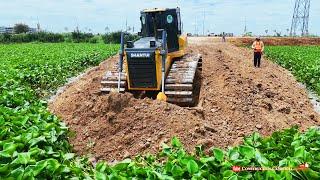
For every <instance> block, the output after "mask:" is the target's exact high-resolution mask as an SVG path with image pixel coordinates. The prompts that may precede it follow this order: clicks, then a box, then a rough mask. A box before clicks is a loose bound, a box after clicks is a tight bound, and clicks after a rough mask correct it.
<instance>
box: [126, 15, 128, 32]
mask: <svg viewBox="0 0 320 180" xmlns="http://www.w3.org/2000/svg"><path fill="white" fill-rule="evenodd" d="M127 31H128V19H127V18H126V32H127Z"/></svg>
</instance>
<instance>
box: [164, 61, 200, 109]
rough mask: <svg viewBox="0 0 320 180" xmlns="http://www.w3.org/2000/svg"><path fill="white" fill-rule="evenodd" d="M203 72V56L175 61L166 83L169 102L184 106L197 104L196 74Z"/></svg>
mask: <svg viewBox="0 0 320 180" xmlns="http://www.w3.org/2000/svg"><path fill="white" fill-rule="evenodd" d="M198 70H199V71H200V72H201V70H202V57H201V55H196V56H195V55H187V56H185V57H183V58H181V59H179V60H176V61H174V63H173V64H172V66H171V69H170V71H169V73H168V76H167V78H166V83H165V94H166V95H167V97H168V102H170V103H173V104H179V105H183V106H194V104H195V103H196V96H197V95H196V94H197V92H196V89H197V88H196V87H195V81H196V73H197V71H198Z"/></svg>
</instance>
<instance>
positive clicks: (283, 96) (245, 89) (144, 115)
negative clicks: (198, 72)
mask: <svg viewBox="0 0 320 180" xmlns="http://www.w3.org/2000/svg"><path fill="white" fill-rule="evenodd" d="M189 52H190V53H201V54H202V55H203V72H202V82H203V83H202V86H201V92H200V100H199V104H198V106H197V107H194V108H183V107H179V106H176V105H173V104H168V103H165V102H160V101H157V100H151V99H147V98H145V99H136V98H134V97H133V95H131V94H129V93H125V94H117V93H116V94H101V93H100V92H99V89H100V87H101V86H100V80H101V78H102V76H103V74H104V73H105V71H106V70H108V69H110V68H111V67H112V66H113V64H114V63H115V62H116V60H117V57H113V58H111V59H109V60H106V61H105V62H103V63H102V64H101V65H100V66H98V67H96V68H93V69H91V70H89V71H88V72H87V73H86V74H85V75H83V76H82V77H81V78H80V80H78V81H77V82H74V83H72V84H69V85H67V87H66V88H65V91H64V92H62V93H61V94H59V95H58V96H57V97H56V98H55V99H54V100H53V101H52V102H51V103H50V104H49V109H50V110H51V111H52V112H53V113H55V114H56V115H58V116H59V117H61V119H62V120H63V121H64V122H66V123H67V125H68V127H70V130H71V131H73V132H75V136H74V137H70V142H71V144H72V145H73V146H74V149H75V151H76V152H77V153H79V154H82V155H87V154H91V155H92V156H93V157H95V158H96V159H104V160H108V161H114V160H121V159H123V158H126V157H132V156H135V155H137V154H141V153H147V152H157V151H158V150H159V148H160V145H161V143H162V142H168V141H169V140H170V139H171V138H172V137H173V136H177V137H179V138H180V139H181V141H182V142H183V143H184V144H185V146H186V148H187V150H189V151H192V150H193V149H194V147H195V146H196V145H199V144H203V145H205V146H206V147H207V148H210V147H212V146H215V147H221V148H226V147H228V146H232V145H236V144H239V143H241V140H242V139H243V137H244V136H246V135H249V134H252V133H253V132H254V131H257V132H259V133H261V134H262V135H270V134H271V133H272V132H273V131H276V130H280V129H283V128H288V127H291V126H292V125H298V126H299V127H300V129H301V130H305V129H307V128H309V127H310V126H313V125H320V117H319V115H318V114H317V113H315V112H314V110H313V107H312V105H311V103H310V102H309V99H308V96H307V93H306V91H305V90H304V89H302V88H301V87H300V86H299V85H298V83H297V82H296V80H295V79H294V77H293V76H292V75H291V74H290V73H289V72H288V71H287V70H285V69H283V68H281V67H280V66H278V65H276V64H273V63H272V62H271V61H268V60H263V61H262V62H263V63H262V68H259V69H256V68H253V65H252V62H251V58H252V57H251V56H252V53H251V52H250V51H249V50H247V49H245V48H238V47H236V46H234V45H232V44H229V43H220V42H216V40H214V39H211V38H208V39H206V38H190V50H189Z"/></svg>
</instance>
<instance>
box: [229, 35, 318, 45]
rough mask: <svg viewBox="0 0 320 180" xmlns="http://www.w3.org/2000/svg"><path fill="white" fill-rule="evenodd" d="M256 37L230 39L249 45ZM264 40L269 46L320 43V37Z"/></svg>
mask: <svg viewBox="0 0 320 180" xmlns="http://www.w3.org/2000/svg"><path fill="white" fill-rule="evenodd" d="M254 39H255V38H254V37H252V38H248V37H243V38H229V39H228V41H229V42H231V43H233V44H235V45H237V46H249V45H251V44H252V42H253V41H254ZM262 40H263V42H264V43H265V44H266V45H269V46H286V45H287V46H294V45H296V46H301V45H320V38H291V37H281V38H276V37H271V38H269V37H262Z"/></svg>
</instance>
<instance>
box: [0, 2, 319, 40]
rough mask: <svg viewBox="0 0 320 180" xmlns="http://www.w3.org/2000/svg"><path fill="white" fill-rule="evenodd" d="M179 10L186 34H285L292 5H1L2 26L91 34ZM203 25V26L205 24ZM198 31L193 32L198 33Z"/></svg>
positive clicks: (314, 29)
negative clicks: (151, 11) (148, 12)
mask: <svg viewBox="0 0 320 180" xmlns="http://www.w3.org/2000/svg"><path fill="white" fill-rule="evenodd" d="M177 6H179V7H181V13H182V20H183V24H184V30H185V31H186V32H191V33H194V32H195V30H196V29H197V30H198V33H200V34H202V32H203V22H205V23H204V24H205V27H204V28H205V32H206V33H207V32H215V33H220V32H223V31H225V32H233V33H236V34H241V33H243V31H244V24H245V21H246V22H247V29H248V31H252V32H253V33H254V34H264V31H265V30H266V29H268V30H269V32H273V30H278V31H281V32H282V33H286V32H287V31H286V29H287V28H290V24H291V18H292V14H293V8H294V0H259V1H257V0H153V1H151V0H127V1H126V0H28V1H26V0H10V1H9V0H0V17H1V18H0V26H8V25H9V26H13V25H14V24H15V23H18V22H23V23H26V24H29V25H30V26H33V27H36V24H37V22H39V23H40V24H41V28H43V29H45V30H48V31H53V32H63V31H66V28H67V30H68V31H72V30H74V29H75V27H76V26H77V25H78V26H79V27H80V30H83V31H86V30H89V29H92V30H93V32H100V33H103V32H105V31H106V30H105V29H106V27H109V29H110V30H111V31H115V30H120V29H125V24H126V23H125V22H126V19H127V22H128V26H134V27H135V30H136V31H137V30H139V29H140V24H139V13H140V10H141V9H143V8H150V7H177ZM203 20H204V21H203ZM196 27H197V28H196ZM309 27H310V28H309V31H310V33H312V34H320V1H319V0H313V1H311V9H310V25H309Z"/></svg>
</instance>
